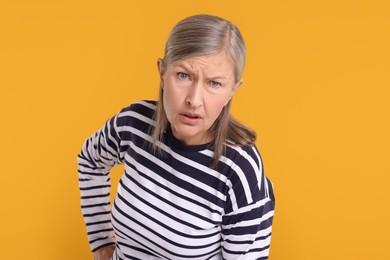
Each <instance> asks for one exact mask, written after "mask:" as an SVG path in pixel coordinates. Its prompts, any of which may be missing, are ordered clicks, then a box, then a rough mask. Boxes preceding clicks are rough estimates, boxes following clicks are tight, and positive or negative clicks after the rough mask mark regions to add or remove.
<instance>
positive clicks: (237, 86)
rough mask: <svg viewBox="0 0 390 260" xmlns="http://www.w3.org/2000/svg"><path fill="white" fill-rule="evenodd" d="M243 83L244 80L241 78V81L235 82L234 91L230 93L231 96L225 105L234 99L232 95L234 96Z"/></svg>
mask: <svg viewBox="0 0 390 260" xmlns="http://www.w3.org/2000/svg"><path fill="white" fill-rule="evenodd" d="M242 83H244V80H243V79H240V81H238V82H237V83H236V84H234V86H233V88H232V92H231V93H230V96H229V98H228V100H227V101H226V103H225V106H226V105H227V104H228V103H229V101H230V99H232V97H233V96H234V94H235V93H236V91H237V89H238V88H239V87H240V86H241V84H242Z"/></svg>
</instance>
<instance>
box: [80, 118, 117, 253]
mask: <svg viewBox="0 0 390 260" xmlns="http://www.w3.org/2000/svg"><path fill="white" fill-rule="evenodd" d="M115 122H116V117H114V118H112V119H111V120H109V121H107V123H106V124H105V125H104V126H103V127H102V128H101V129H100V130H98V131H97V132H95V133H94V134H93V135H92V136H91V137H89V138H88V139H87V140H86V141H85V142H84V144H83V147H82V150H81V152H80V154H79V155H78V176H79V187H80V193H81V209H82V213H83V217H84V220H85V223H86V226H87V232H88V240H89V243H90V246H91V250H92V251H96V250H98V249H99V248H102V247H106V246H109V245H113V244H115V238H114V231H113V228H112V225H111V207H110V188H111V182H110V170H111V168H112V167H114V166H115V165H116V164H118V163H121V159H120V153H119V149H118V147H119V145H120V139H119V136H118V134H117V132H116V131H115V124H116V123H115Z"/></svg>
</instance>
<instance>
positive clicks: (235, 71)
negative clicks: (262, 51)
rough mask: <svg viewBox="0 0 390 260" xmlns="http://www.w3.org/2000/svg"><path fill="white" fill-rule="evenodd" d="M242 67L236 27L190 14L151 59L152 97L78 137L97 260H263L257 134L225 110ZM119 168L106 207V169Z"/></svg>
mask: <svg viewBox="0 0 390 260" xmlns="http://www.w3.org/2000/svg"><path fill="white" fill-rule="evenodd" d="M244 64H245V44H244V41H243V39H242V36H241V34H240V32H239V30H238V29H237V28H236V27H235V26H234V25H232V24H231V23H230V22H229V21H226V20H224V19H221V18H219V17H215V16H210V15H196V16H191V17H188V18H186V19H184V20H182V21H181V22H179V23H178V24H177V25H176V26H175V27H174V28H173V30H172V31H171V33H170V35H169V38H168V40H167V43H166V46H165V57H164V58H163V59H159V60H158V62H157V65H158V71H159V75H160V82H161V83H160V88H159V100H158V101H157V102H155V101H140V102H136V103H134V104H132V105H131V106H129V107H127V108H124V109H123V110H122V111H120V112H119V113H118V114H117V115H116V116H115V117H113V118H112V119H111V120H109V121H107V123H106V124H105V125H104V126H103V128H102V129H100V130H99V131H97V132H96V133H95V134H94V135H92V136H91V137H90V138H88V139H87V140H86V141H85V143H84V145H83V148H82V151H81V153H80V154H79V157H78V163H79V183H80V190H81V204H82V211H83V216H84V218H85V222H86V225H87V230H88V238H89V242H90V245H91V249H92V251H93V252H94V256H95V259H143V260H144V259H268V254H269V246H270V238H271V227H272V220H273V210H274V197H273V189H272V184H271V183H270V182H269V181H268V179H267V178H266V177H265V175H264V172H263V166H262V160H261V157H260V155H259V153H258V151H257V148H256V146H255V144H254V142H255V138H256V135H255V133H254V132H253V131H251V130H250V129H248V128H246V127H245V126H243V125H241V124H240V123H238V122H237V121H236V120H235V119H233V117H232V116H231V115H230V112H229V109H230V105H231V99H232V97H233V95H234V93H235V91H236V90H237V89H238V87H239V86H240V85H241V83H242V79H241V75H242V72H243V68H244ZM122 163H124V164H125V172H124V174H123V176H122V178H121V180H120V183H119V185H118V191H117V194H116V198H115V201H114V204H113V206H112V208H111V207H110V203H109V192H110V177H109V171H110V169H111V168H112V167H113V166H115V165H116V164H122ZM111 257H112V258H111Z"/></svg>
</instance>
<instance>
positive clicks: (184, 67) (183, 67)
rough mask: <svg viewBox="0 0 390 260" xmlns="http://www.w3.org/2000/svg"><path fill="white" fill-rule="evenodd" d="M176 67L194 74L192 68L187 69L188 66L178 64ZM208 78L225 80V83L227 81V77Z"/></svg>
mask: <svg viewBox="0 0 390 260" xmlns="http://www.w3.org/2000/svg"><path fill="white" fill-rule="evenodd" d="M174 67H179V68H182V69H184V70H185V71H187V72H192V70H191V68H190V67H187V66H186V65H184V64H182V63H179V64H176V65H174ZM208 78H209V79H213V80H225V81H226V80H227V78H226V77H225V76H219V75H217V76H212V77H208Z"/></svg>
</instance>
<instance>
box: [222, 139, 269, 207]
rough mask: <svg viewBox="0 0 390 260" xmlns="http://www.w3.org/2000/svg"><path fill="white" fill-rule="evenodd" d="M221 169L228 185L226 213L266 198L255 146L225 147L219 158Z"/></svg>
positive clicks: (261, 168) (259, 157)
mask: <svg viewBox="0 0 390 260" xmlns="http://www.w3.org/2000/svg"><path fill="white" fill-rule="evenodd" d="M220 162H221V163H222V165H223V166H222V167H223V168H225V171H226V172H227V177H228V180H229V183H230V189H229V192H228V194H229V195H228V198H229V200H230V201H229V203H228V205H227V208H226V209H225V210H226V212H229V211H232V210H235V209H238V208H241V207H245V206H246V205H248V204H251V203H254V202H256V201H259V200H261V199H263V198H265V197H266V193H265V191H264V189H263V188H264V180H265V178H264V170H263V163H262V159H261V156H260V153H259V151H258V149H257V147H256V146H255V145H252V146H245V147H241V146H234V145H227V146H226V153H225V155H224V156H222V157H221V159H220Z"/></svg>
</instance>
